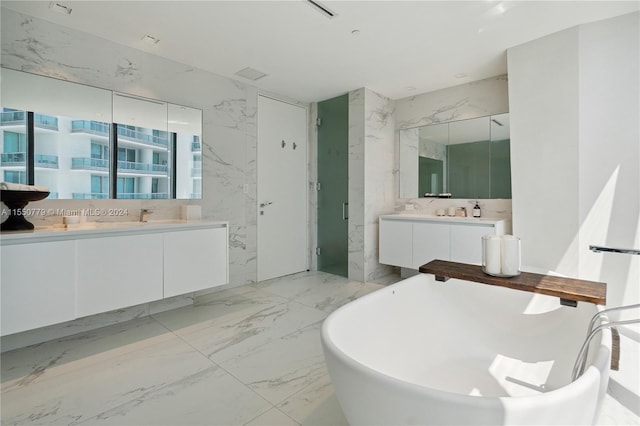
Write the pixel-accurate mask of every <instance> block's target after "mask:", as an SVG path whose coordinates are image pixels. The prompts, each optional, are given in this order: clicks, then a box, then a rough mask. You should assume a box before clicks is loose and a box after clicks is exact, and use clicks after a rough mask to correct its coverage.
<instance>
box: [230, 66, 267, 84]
mask: <svg viewBox="0 0 640 426" xmlns="http://www.w3.org/2000/svg"><path fill="white" fill-rule="evenodd" d="M235 75H237V76H240V77H244V78H246V79H249V80H253V81H256V80H260V79H261V78H262V77H264V76H266V74H265V73H263V72H262V71H258V70H255V69H253V68H251V67H246V68H244V69H241V70H240V71H238V72H237V73H235Z"/></svg>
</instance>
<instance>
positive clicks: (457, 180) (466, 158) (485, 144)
mask: <svg viewBox="0 0 640 426" xmlns="http://www.w3.org/2000/svg"><path fill="white" fill-rule="evenodd" d="M447 158H448V161H449V167H448V170H449V177H448V182H449V192H450V193H451V194H452V195H453V197H454V198H491V182H490V177H491V142H490V141H481V142H473V143H461V144H455V145H449V146H447ZM453 171H455V172H453Z"/></svg>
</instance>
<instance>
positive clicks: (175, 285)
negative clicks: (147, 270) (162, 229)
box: [164, 226, 229, 297]
mask: <svg viewBox="0 0 640 426" xmlns="http://www.w3.org/2000/svg"><path fill="white" fill-rule="evenodd" d="M227 253H228V233H227V227H226V226H225V227H220V228H212V229H202V230H193V231H180V232H167V233H165V234H164V297H171V296H176V295H178V294H184V293H189V292H192V291H197V290H203V289H205V288H210V287H215V286H219V285H223V284H227V282H228V281H229V280H228V264H229V262H228V260H227V257H228V256H227Z"/></svg>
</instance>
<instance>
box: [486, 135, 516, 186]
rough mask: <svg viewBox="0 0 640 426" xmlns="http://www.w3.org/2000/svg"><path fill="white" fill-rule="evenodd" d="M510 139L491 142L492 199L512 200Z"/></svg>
mask: <svg viewBox="0 0 640 426" xmlns="http://www.w3.org/2000/svg"><path fill="white" fill-rule="evenodd" d="M510 158H511V152H510V146H509V139H505V140H501V141H492V142H491V198H511V160H510Z"/></svg>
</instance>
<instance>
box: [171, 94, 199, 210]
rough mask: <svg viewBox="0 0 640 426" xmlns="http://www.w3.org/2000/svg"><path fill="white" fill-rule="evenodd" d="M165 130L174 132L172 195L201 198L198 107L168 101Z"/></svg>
mask: <svg viewBox="0 0 640 426" xmlns="http://www.w3.org/2000/svg"><path fill="white" fill-rule="evenodd" d="M168 114H169V132H170V133H171V134H174V135H175V141H176V147H175V150H176V160H175V161H176V165H175V182H176V184H175V185H176V188H175V196H176V198H178V199H189V198H192V199H199V198H202V141H201V136H202V111H201V110H199V109H195V108H189V107H185V106H182V105H173V104H169V111H168Z"/></svg>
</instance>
